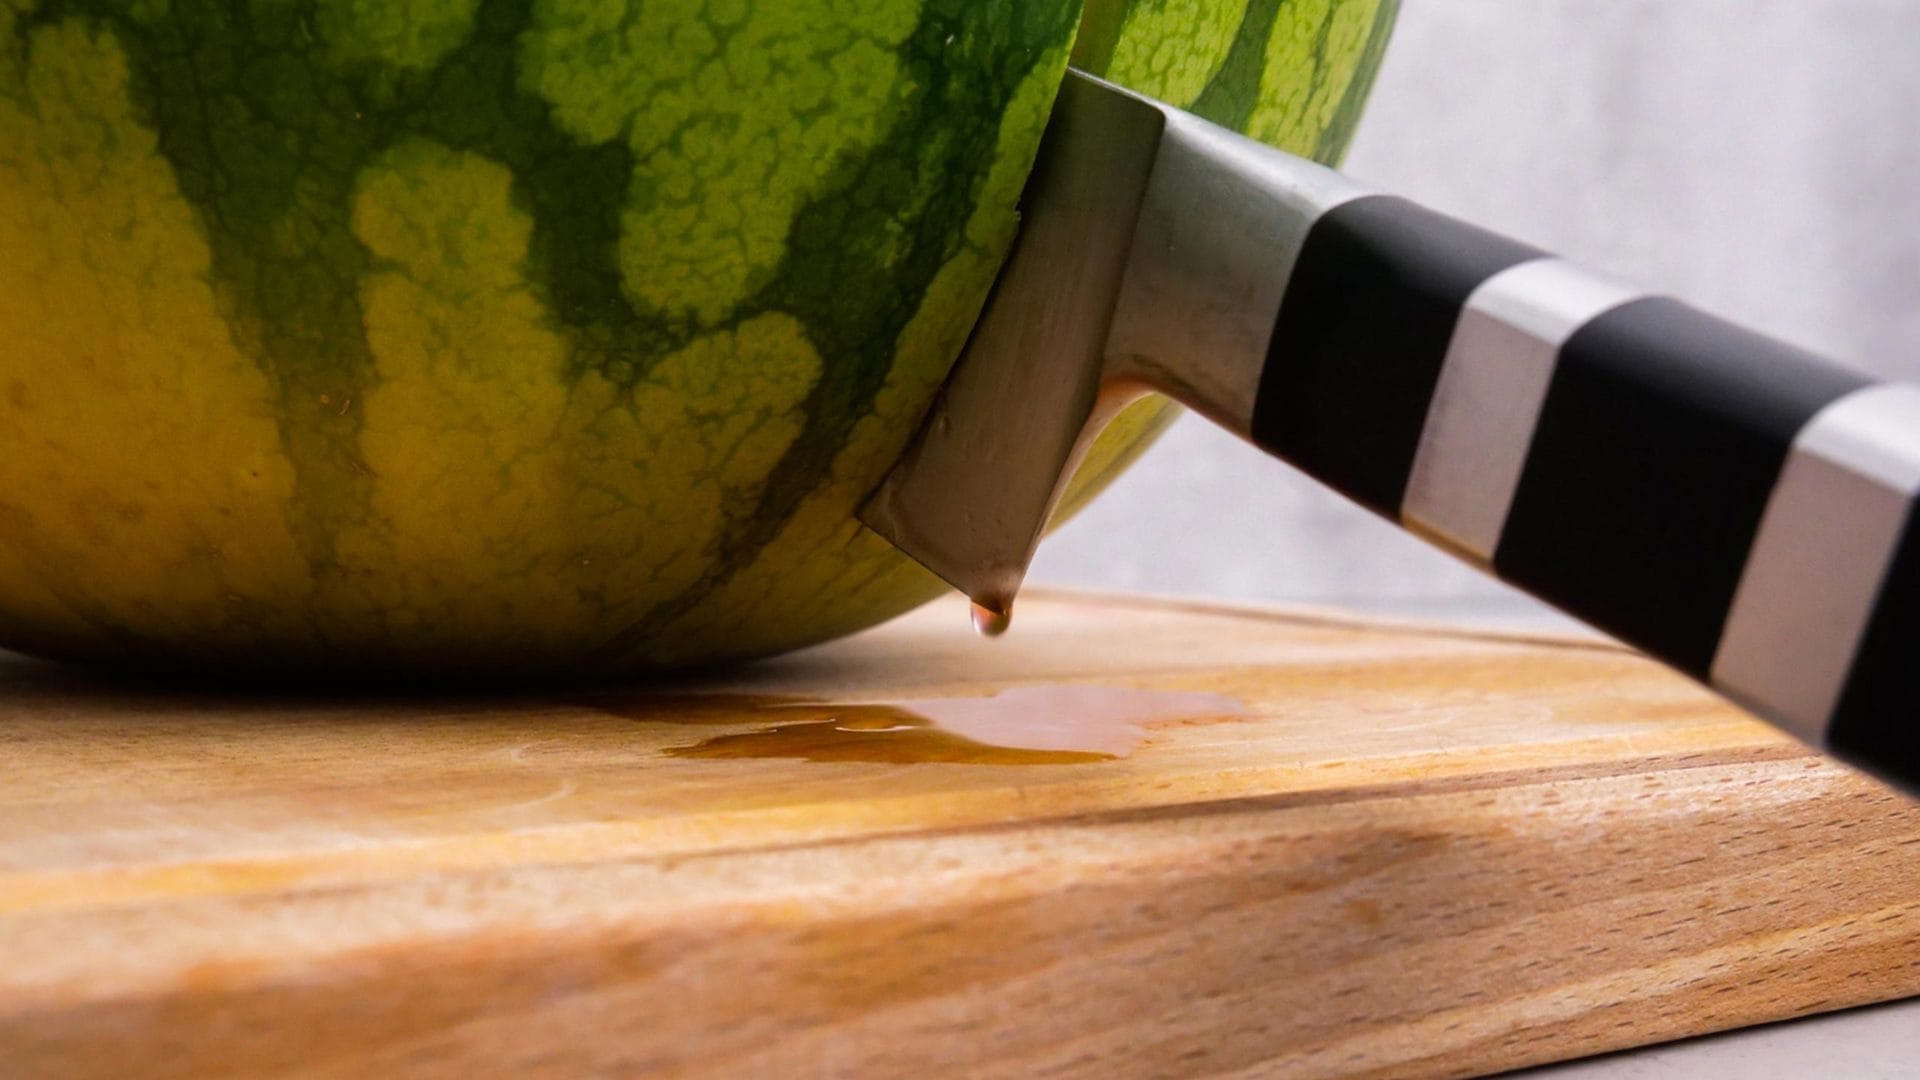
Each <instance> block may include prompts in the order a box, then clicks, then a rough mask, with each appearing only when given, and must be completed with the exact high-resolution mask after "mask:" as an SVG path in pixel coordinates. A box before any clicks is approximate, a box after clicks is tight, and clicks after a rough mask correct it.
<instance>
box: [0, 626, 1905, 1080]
mask: <svg viewBox="0 0 1920 1080" xmlns="http://www.w3.org/2000/svg"><path fill="white" fill-rule="evenodd" d="M964 622H965V616H964V614H963V612H962V610H961V609H960V608H959V607H957V606H953V605H936V606H935V607H934V608H931V609H929V610H928V611H926V612H923V613H921V614H919V615H916V616H912V617H910V618H908V619H906V620H902V621H901V622H898V623H896V624H894V625H893V626H890V627H887V628H884V629H882V630H880V631H877V632H874V633H870V634H868V635H864V636H863V637H860V638H856V639H854V640H851V641H848V642H844V643H841V644H839V645H835V646H831V647H828V648H824V649H819V650H814V651H812V652H809V653H803V654H799V655H795V656H792V657H788V658H786V659H784V660H781V661H777V662H773V663H769V664H765V665H761V666H758V667H755V668H751V669H747V670H744V671H741V672H738V673H736V674H734V675H732V676H730V677H728V678H725V679H716V680H712V681H709V682H706V683H701V684H689V685H681V686H675V687H670V688H654V689H652V690H645V689H608V688H597V689H593V690H589V691H575V692H569V693H524V694H520V695H514V696H502V695H498V694H495V695H472V696H452V695H435V694H424V693H423V694H414V695H405V696H390V697H387V698H382V699H370V698H366V697H352V696H338V695H326V694H312V693H308V694H304V695H302V694H288V693H282V694H267V693H264V692H252V693H241V692H227V693H214V692H211V691H208V690H205V689H194V688H190V687H186V688H183V687H177V686H176V687H156V686H151V685H144V686H143V685H138V684H125V683H120V684H113V683H107V684H103V683H102V682H101V681H100V680H98V679H97V678H89V677H85V676H82V675H79V674H76V673H73V672H70V671H63V670H59V669H50V668H46V667H41V666H38V665H33V664H29V663H27V662H25V661H19V662H11V663H0V957H4V958H5V961H6V962H5V965H4V967H0V1075H5V1076H8V1077H33V1076H56V1075H57V1076H69V1075H98V1076H130V1075H144V1076H221V1075H244V1074H257V1073H265V1072H291V1073H303V1074H309V1075H341V1076H345V1075H364V1074H368V1073H376V1072H386V1073H401V1074H409V1075H413V1074H417V1075H439V1074H448V1075H471V1074H474V1073H476V1072H481V1073H491V1072H495V1071H498V1070H502V1069H506V1068H514V1069H518V1070H521V1071H525V1072H528V1073H532V1074H542V1075H556V1076H560V1075H578V1074H580V1073H591V1072H606V1073H619V1074H633V1073H645V1072H660V1073H667V1072H672V1073H676V1074H704V1075H715V1076H740V1075H795V1074H851V1075H873V1076H893V1075H911V1074H924V1073H926V1072H928V1071H930V1070H942V1069H946V1070H951V1069H955V1068H959V1067H964V1068H965V1071H967V1072H968V1074H970V1075H984V1076H995V1075H1008V1076H1012V1075H1020V1076H1027V1075H1035V1074H1038V1075H1071V1076H1079V1075H1114V1074H1119V1075H1166V1074H1170V1073H1171V1074H1189V1075H1198V1074H1237V1073H1246V1074H1258V1075H1267V1076H1382V1077H1385V1076H1393V1077H1401V1076H1417V1075H1436V1076H1441V1075H1465V1074H1470V1073H1477V1072H1486V1071H1491V1070H1496V1069H1503V1068H1511V1067H1516V1066H1520V1065H1525V1064H1531V1063H1537V1062H1544V1061H1551V1060H1557V1059H1562V1058H1566V1057H1571V1056H1576V1055H1580V1054H1586V1053H1593V1052H1598V1051H1602V1050H1609V1049H1614V1048H1619V1047H1625V1046H1632V1045H1639V1044H1644V1043H1648V1042H1652V1041H1657V1040H1662V1039H1667V1038H1673V1037H1677V1036H1682V1035H1688V1034H1696V1033H1701V1032H1707V1031H1714V1030H1721V1029H1725V1028H1729V1027H1735V1026H1740V1025H1744V1024H1751V1023H1756V1022H1760V1021H1765V1020H1773V1019H1780V1018H1784V1017H1789V1016H1796V1015H1801V1014H1805V1013H1809V1012H1815V1011H1820V1010H1826V1009H1834V1008H1840V1007H1844V1006H1849V1005H1856V1004H1863V1003H1867V1002H1872V1001H1881V1000H1887V999H1891V998H1895V997H1901V996H1906V995H1911V994H1915V993H1920V811H1917V810H1916V809H1915V808H1914V807H1913V806H1912V805H1911V804H1910V803H1908V802H1906V801H1905V800H1903V799H1901V798H1899V797H1897V796H1895V795H1893V794H1891V793H1890V792H1888V791H1886V790H1885V789H1883V788H1881V787H1879V786H1878V785H1876V784H1874V783H1873V782H1871V781H1869V780H1866V779H1863V778H1861V777H1859V776H1857V775H1854V774H1852V773H1850V772H1848V771H1846V770H1845V769H1842V768H1840V767H1838V766H1835V765H1831V764H1828V763H1826V762H1824V761H1822V760H1820V759H1818V758H1816V757H1813V756H1811V755H1809V754H1807V753H1806V752H1804V751H1802V750H1801V749H1799V748H1798V747H1796V746H1794V745H1792V744H1789V743H1786V742H1784V741H1782V740H1781V739H1780V738H1778V737H1776V736H1774V735H1773V734H1771V733H1770V732H1768V731H1767V730H1766V729H1764V728H1761V727H1760V726H1758V725H1756V724H1753V723H1751V722H1749V721H1747V720H1745V719H1743V718H1742V717H1741V716H1740V715H1738V714H1737V713H1735V712H1734V711H1733V710H1731V709H1730V708H1728V707H1726V706H1724V705H1722V704H1720V703H1718V702H1717V701H1715V700H1714V699H1712V698H1711V697H1709V696H1708V695H1706V694H1704V693H1703V692H1701V691H1698V690H1696V689H1694V688H1693V687H1691V686H1690V685H1688V684H1687V683H1685V682H1683V681H1682V680H1680V679H1678V678H1676V677H1673V676H1671V675H1668V674H1666V673H1665V672H1663V671H1661V670H1660V669H1658V668H1656V667H1654V666H1652V665H1650V664H1648V663H1646V662H1645V661H1642V660H1640V659H1637V658H1635V657H1633V656H1631V655H1629V654H1627V653H1625V652H1623V651H1620V650H1618V649H1615V648H1612V647H1610V646H1606V645H1600V644H1596V643H1593V642H1587V641H1581V640H1577V639H1564V640H1563V639H1530V638H1525V637H1503V636H1500V635H1491V634H1480V633H1472V632H1464V631H1448V630H1436V629H1431V628H1424V627H1418V626H1395V625H1382V624H1369V623H1365V622H1360V621H1354V620H1350V619H1345V618H1343V617H1340V616H1337V615H1316V614H1308V613H1287V612H1271V611H1261V610H1252V609H1227V608H1214V607H1207V606H1201V605H1182V604H1165V603H1153V602H1145V601H1127V600H1117V599H1099V598H1088V597H1072V596H1059V595H1056V596H1040V597H1034V598H1030V599H1029V600H1027V601H1026V602H1025V604H1024V606H1023V609H1022V611H1021V619H1020V622H1019V624H1018V625H1017V626H1016V628H1015V631H1014V634H1013V636H1012V637H1010V638H1009V639H1006V640H1004V641H1002V642H997V643H987V642H979V641H976V640H974V639H973V638H971V637H970V636H969V635H967V634H966V633H965V631H964V629H963V627H964ZM1062 682H1073V683H1099V684H1108V685H1131V686H1142V687H1156V688H1166V689H1178V690H1193V691H1209V692H1222V693H1226V694H1230V695H1233V696H1235V697H1238V698H1240V699H1242V700H1243V701H1245V702H1246V703H1247V705H1248V706H1249V712H1248V714H1247V715H1245V716H1241V717H1228V718H1222V717H1211V718H1194V719H1191V720H1183V721H1175V722H1170V723H1166V724H1162V725H1159V726H1156V727H1155V728H1153V729H1152V732H1151V734H1150V737H1149V738H1148V740H1147V743H1146V744H1145V745H1144V746H1143V747H1142V748H1141V749H1139V750H1138V751H1137V752H1135V753H1134V754H1133V755H1132V756H1130V757H1126V758H1123V759H1120V760H1115V761H1107V762H1097V763H1088V764H1073V765H1050V766H1012V765H1007V766H1001V765H971V764H950V763H911V762H903V763H897V764H877V763H858V762H856V763H827V764H823V763H812V762H802V761H793V760H752V759H746V760H700V759H689V758H684V757H675V756H671V755H669V754H668V753H666V751H668V750H669V749H671V748H674V747H684V746H686V745H689V744H690V743H694V742H697V741H699V740H700V739H702V738H706V737H708V736H709V735H711V734H713V733H715V732H726V731H734V730H752V729H753V728H754V727H755V726H756V725H764V724H766V722H767V720H766V716H765V713H764V710H762V709H759V708H757V707H756V703H757V702H760V701H762V700H772V699H788V698H795V697H828V698H841V699H853V698H858V699H860V700H869V699H873V698H885V697H896V698H919V697H928V696H937V695H964V694H978V693H987V692H991V691H993V690H995V689H998V688H1002V687H1008V686H1030V685H1043V684H1051V683H1062ZM710 695H730V696H722V697H715V696H710Z"/></svg>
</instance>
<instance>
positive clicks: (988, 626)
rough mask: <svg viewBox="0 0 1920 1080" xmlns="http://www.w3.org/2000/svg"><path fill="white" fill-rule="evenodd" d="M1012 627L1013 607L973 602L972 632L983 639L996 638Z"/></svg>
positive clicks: (981, 601)
mask: <svg viewBox="0 0 1920 1080" xmlns="http://www.w3.org/2000/svg"><path fill="white" fill-rule="evenodd" d="M1012 625H1013V605H1012V604H997V603H992V602H989V601H983V600H975V601H974V602H973V630H974V632H975V633H977V634H979V635H980V636H981V637H984V638H996V637H999V636H1000V635H1001V634H1004V633H1006V632H1007V627H1009V626H1012Z"/></svg>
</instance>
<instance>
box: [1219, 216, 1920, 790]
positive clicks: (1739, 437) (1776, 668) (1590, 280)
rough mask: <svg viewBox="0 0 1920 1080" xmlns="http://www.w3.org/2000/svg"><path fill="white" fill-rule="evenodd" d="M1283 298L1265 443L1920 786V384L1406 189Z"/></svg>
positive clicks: (1298, 278)
mask: <svg viewBox="0 0 1920 1080" xmlns="http://www.w3.org/2000/svg"><path fill="white" fill-rule="evenodd" d="M1282 297H1283V298H1282V300H1281V304H1280V311H1279V314H1278V317H1277V319H1276V320H1275V324H1274V332H1273V335H1272V338H1271V345H1270V346H1269V347H1268V351H1267V357H1266V362H1265V366H1264V368H1263V369H1262V372H1261V376H1260V382H1259V389H1258V392H1257V395H1256V398H1255V402H1254V406H1253V412H1252V418H1251V424H1250V431H1249V434H1250V436H1251V437H1252V439H1253V440H1254V441H1255V442H1256V443H1258V444H1259V445H1260V446H1262V447H1263V448H1265V449H1266V450H1268V451H1269V452H1271V453H1273V454H1275V455H1277V456H1279V457H1282V458H1284V459H1286V460H1288V461H1291V462H1292V463H1294V464H1295V465H1297V466H1299V467H1301V468H1302V469H1304V470H1305V471H1306V472H1308V473H1310V474H1312V475H1313V476H1315V477H1317V478H1318V479H1320V480H1322V481H1324V482H1326V483H1327V484H1329V485H1331V486H1332V487H1334V488H1336V489H1338V490H1339V491H1341V492H1342V493H1344V494H1346V495H1347V496H1349V497H1350V498H1352V499H1354V500H1356V501H1357V502H1359V503H1361V504H1362V505H1364V506H1367V507H1368V508H1370V509H1372V510H1374V511H1376V512H1378V513H1381V514H1383V515H1386V516H1388V517H1390V518H1393V519H1395V520H1397V521H1399V522H1400V523H1402V524H1403V525H1405V526H1406V527H1407V528H1409V529H1411V530H1413V531H1414V532H1416V533H1419V534H1421V535H1423V536H1425V537H1427V538H1429V539H1432V540H1434V541H1435V542H1437V543H1439V544H1441V545H1442V546H1444V547H1446V548H1448V549H1450V550H1452V551H1454V552H1455V553H1456V554H1459V555H1460V556H1462V557H1464V558H1466V559H1468V560H1470V561H1472V562H1475V563H1478V564H1479V565H1481V566H1482V567H1484V568H1486V569H1489V570H1491V571H1492V572H1493V573H1494V574H1495V575H1497V576H1498V577H1500V578H1501V579H1502V580H1505V581H1507V582H1509V583H1511V584H1513V585H1515V586H1518V587H1519V588H1521V589H1523V590H1525V591H1527V592H1529V593H1531V594H1532V595H1534V596H1536V597H1538V598H1540V599H1542V600H1545V601H1547V602H1549V603H1551V604H1553V605H1554V606H1556V607H1558V608H1561V609H1562V610H1564V611H1566V612H1568V613H1569V614H1571V615H1574V616H1575V617H1577V618H1579V619H1581V620H1583V621H1585V622H1588V623H1590V624H1592V625H1593V626H1595V627H1597V628H1599V629H1601V630H1604V631H1606V632H1607V633H1609V634H1611V635H1613V636H1615V637H1618V638H1620V639H1621V640H1623V641H1625V642H1627V643H1629V644H1632V645H1634V646H1636V647H1638V648H1640V649H1642V650H1644V651H1646V652H1647V653H1649V654H1651V655H1653V656H1654V657H1656V658H1658V659H1660V660H1662V661H1665V662H1666V663H1668V664H1670V665H1672V666H1673V667H1676V668H1678V669H1679V670H1681V671H1683V672H1685V673H1687V674H1689V675H1691V676H1693V677H1695V678H1696V679H1699V680H1700V681H1702V682H1705V683H1707V684H1709V685H1710V686H1712V687H1714V688H1715V689H1717V690H1719V691H1720V692H1722V693H1723V694H1725V695H1726V696H1728V697H1730V698H1732V699H1733V700H1735V701H1736V702H1738V703H1740V704H1742V705H1744V706H1746V707H1747V708H1749V709H1750V710H1752V711H1754V712H1755V713H1757V714H1758V715H1760V716H1762V717H1764V718H1766V719H1768V720H1770V721H1771V722H1773V723H1775V724H1776V725H1778V726H1780V727H1782V728H1783V729H1785V730H1787V731H1789V732H1791V733H1793V734H1794V735H1797V736H1799V737H1800V738H1802V739H1803V740H1805V741H1807V742H1809V743H1812V744H1814V745H1816V746H1821V747H1824V748H1827V749H1830V750H1831V751H1832V752H1833V753H1835V754H1836V755H1837V756H1839V757H1842V758H1844V759H1846V760H1848V761H1850V762H1852V763H1853V764H1855V765H1858V766H1860V767H1862V768H1864V769H1866V770H1868V771H1870V772H1874V773H1877V774H1879V775H1881V776H1883V777H1885V778H1888V779H1890V780H1892V781H1894V782H1896V783H1898V784H1901V785H1902V786H1904V787H1906V788H1908V789H1909V790H1916V791H1920V521H1917V520H1916V510H1915V506H1916V492H1920V388H1916V387H1913V386H1906V385H1899V384H1886V383H1879V384H1876V383H1874V382H1872V381H1871V380H1869V379H1867V378H1865V377H1863V376H1861V375H1859V374H1856V373H1854V372H1851V371H1849V370H1847V369H1845V368H1841V367H1838V366H1836V365H1833V364H1831V363H1829V362H1827V361H1825V360H1822V359H1820V358H1818V357H1816V356H1813V355H1811V354H1809V353H1806V352H1803V351H1802V350H1800V349H1797V348H1794V347H1793V346H1790V345H1786V344H1783V343H1781V342H1778V341H1775V340H1772V339H1769V338H1766V337H1763V336H1761V335H1759V334H1755V333H1753V332H1751V331H1748V330H1744V329H1741V328H1739V327H1737V326H1734V325H1732V324H1729V323H1727V322H1724V321H1722V320H1720V319H1718V318H1715V317H1714V316H1711V315H1708V314H1706V313H1704V312H1701V311H1699V310H1697V309H1695V308H1691V307H1688V306H1686V305H1684V304H1682V303H1679V302H1678V301H1675V300H1671V299H1667V298H1664V297H1657V296H1652V295H1648V294H1646V293H1643V292H1641V291H1639V290H1636V289H1632V288H1630V287H1627V286H1624V285H1621V284H1619V283H1617V282H1614V281H1612V280H1610V279H1607V278H1605V277H1603V276H1601V275H1598V274H1594V273H1590V272H1588V271H1584V270H1581V269H1580V268H1578V267H1575V266H1573V265H1572V264H1569V263H1567V262H1565V261H1563V260H1560V259H1556V258H1551V257H1548V256H1546V255H1544V254H1543V253H1541V252H1539V251H1537V250H1535V249H1533V248H1530V247H1527V246H1526V245H1523V244H1519V243H1515V242H1513V241H1511V240H1507V239H1504V238H1501V237H1498V236H1495V235H1493V234H1491V233H1488V232H1485V231H1483V230H1481V229H1478V228H1475V227H1473V226H1471V225H1467V224H1464V223H1462V222H1458V221H1455V220H1452V219H1450V218H1447V217H1444V216H1442V215H1440V214H1436V213H1434V212H1432V211H1429V210H1425V209H1422V208H1420V207H1418V206H1415V205H1414V204H1412V203H1409V202H1407V201H1405V200H1402V199H1399V198H1395V197H1392V196H1385V195H1365V196H1361V197H1358V198H1354V199H1351V200H1349V201H1346V202H1343V203H1340V204H1338V205H1336V206H1334V207H1333V208H1332V209H1330V210H1328V211H1326V212H1325V213H1324V214H1323V215H1322V216H1320V218H1319V219H1318V220H1317V221H1315V222H1314V223H1313V225H1312V226H1311V228H1310V229H1309V231H1308V233H1307V236H1306V238H1305V241H1304V243H1303V244H1302V245H1301V247H1300V248H1299V249H1298V254H1297V257H1296V260H1295V262H1294V263H1293V265H1292V268H1291V270H1290V272H1289V273H1288V275H1287V278H1286V284H1285V289H1284V292H1283V294H1282Z"/></svg>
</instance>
